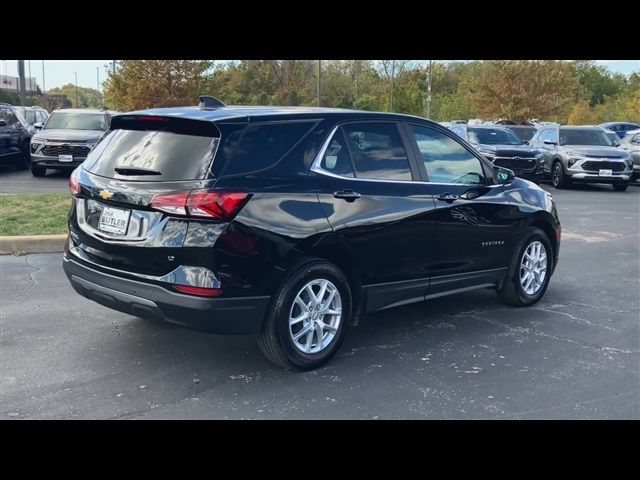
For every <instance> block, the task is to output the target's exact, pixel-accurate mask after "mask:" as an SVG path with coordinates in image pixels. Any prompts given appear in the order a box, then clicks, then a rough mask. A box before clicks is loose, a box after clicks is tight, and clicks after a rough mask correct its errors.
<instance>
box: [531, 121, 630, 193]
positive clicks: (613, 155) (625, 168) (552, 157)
mask: <svg viewBox="0 0 640 480" xmlns="http://www.w3.org/2000/svg"><path fill="white" fill-rule="evenodd" d="M531 145H532V146H534V147H536V148H539V149H540V150H541V151H542V152H543V154H544V171H545V174H546V175H548V176H550V177H551V183H552V184H553V186H554V187H555V188H565V187H567V186H569V185H571V183H573V182H581V183H608V184H611V185H612V186H613V188H614V190H616V191H620V192H623V191H625V190H626V189H627V186H628V185H629V181H630V180H631V174H632V170H633V159H632V157H631V154H629V153H628V152H626V151H624V150H622V149H620V148H617V147H616V146H615V145H614V143H613V142H612V141H611V139H610V138H609V137H608V136H607V134H606V133H605V131H604V130H603V129H601V128H598V127H588V126H559V127H555V126H552V127H543V128H541V129H540V130H539V131H538V133H536V135H535V136H534V137H533V139H532V140H531Z"/></svg>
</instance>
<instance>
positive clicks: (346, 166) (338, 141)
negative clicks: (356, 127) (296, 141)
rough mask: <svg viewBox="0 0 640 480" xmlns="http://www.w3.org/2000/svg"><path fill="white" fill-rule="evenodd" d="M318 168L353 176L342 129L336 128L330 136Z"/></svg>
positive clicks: (344, 175)
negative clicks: (329, 141)
mask: <svg viewBox="0 0 640 480" xmlns="http://www.w3.org/2000/svg"><path fill="white" fill-rule="evenodd" d="M320 168H322V169H323V170H326V171H327V172H331V173H335V174H336V175H342V176H343V177H354V176H355V175H354V174H353V165H352V164H351V158H350V157H349V152H348V151H347V144H346V143H345V141H344V135H343V134H342V130H340V129H338V130H337V131H336V133H335V135H334V136H333V138H331V143H329V146H328V147H327V149H326V150H325V152H324V156H323V157H322V161H321V162H320Z"/></svg>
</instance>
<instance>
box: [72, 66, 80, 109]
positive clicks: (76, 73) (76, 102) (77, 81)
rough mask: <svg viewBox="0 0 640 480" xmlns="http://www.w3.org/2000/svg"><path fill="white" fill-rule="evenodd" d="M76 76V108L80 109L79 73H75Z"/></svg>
mask: <svg viewBox="0 0 640 480" xmlns="http://www.w3.org/2000/svg"><path fill="white" fill-rule="evenodd" d="M73 73H74V74H75V76H76V108H78V106H79V104H78V72H73Z"/></svg>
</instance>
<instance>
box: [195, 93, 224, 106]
mask: <svg viewBox="0 0 640 480" xmlns="http://www.w3.org/2000/svg"><path fill="white" fill-rule="evenodd" d="M199 98H200V103H199V104H198V107H200V108H219V107H224V106H225V105H224V103H222V102H221V101H220V100H218V99H217V98H216V97H212V96H211V95H200V97H199Z"/></svg>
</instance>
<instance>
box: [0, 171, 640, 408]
mask: <svg viewBox="0 0 640 480" xmlns="http://www.w3.org/2000/svg"><path fill="white" fill-rule="evenodd" d="M23 173H24V172H23ZM20 175H22V174H19V175H18V177H19V176H20ZM5 180H6V178H5V177H4V176H3V182H2V184H3V185H2V191H3V192H5V189H6V188H8V186H7V183H8V182H6V181H5ZM48 180H49V179H47V181H48ZM59 180H62V179H54V178H52V181H59ZM38 181H39V182H40V179H38ZM63 183H64V189H63V191H66V177H65V178H64V180H63ZM545 188H548V189H550V190H551V191H552V193H553V194H554V197H555V198H556V202H557V204H558V207H559V211H560V218H561V221H562V226H563V243H562V247H561V254H560V263H559V265H558V268H557V270H556V273H555V275H554V276H553V278H552V280H551V284H550V286H549V289H548V291H547V293H546V295H545V297H544V298H543V300H542V301H541V302H539V303H538V304H537V305H536V306H534V307H532V308H528V309H513V308H509V307H506V306H504V305H503V304H502V303H501V302H500V301H499V299H498V297H497V296H496V294H495V293H494V292H492V291H489V290H483V291H475V292H471V293H466V294H460V295H457V296H450V297H445V298H441V299H437V300H433V301H430V302H426V303H420V304H413V305H409V306H404V307H400V308H396V309H392V310H388V311H385V312H380V313H377V314H374V315H370V316H368V317H365V319H364V320H363V322H362V324H361V325H360V326H358V327H357V328H354V329H352V330H351V331H350V333H349V335H348V337H347V339H346V341H345V344H344V346H343V349H342V351H341V353H340V354H339V355H338V356H337V357H336V358H335V359H334V360H333V361H332V362H331V363H330V364H328V365H327V366H326V367H324V368H322V369H320V370H317V371H314V372H307V373H291V372H284V371H281V370H279V369H277V368H275V367H273V366H272V365H271V364H270V363H268V362H267V361H266V360H265V359H264V358H263V357H262V355H261V354H260V352H259V350H258V349H257V346H256V345H255V342H254V339H253V338H251V337H222V336H215V335H208V334H203V333H198V332H192V331H188V330H183V329H180V328H178V327H173V326H168V325H162V324H157V323H154V322H150V321H146V320H141V319H137V318H133V317H130V316H127V315H124V314H120V313H117V312H113V311H110V310H108V309H106V308H103V307H101V306H99V305H97V304H95V303H92V302H90V301H89V300H86V299H84V298H82V297H80V296H79V295H77V294H76V293H75V292H74V291H73V290H72V289H71V287H70V286H69V284H68V282H67V280H66V277H65V276H64V273H63V272H62V268H61V259H60V255H59V254H39V255H29V256H24V257H11V256H4V257H0V273H1V278H0V287H1V303H0V305H1V307H2V308H1V312H0V321H1V333H0V355H1V361H0V364H1V365H0V370H1V388H2V390H1V393H2V395H1V397H2V401H1V405H0V406H1V408H0V418H2V419H61V418H91V419H93V418H100V419H102V418H109V419H111V418H123V419H134V418H136V419H200V418H211V419H218V418H233V419H236V418H259V419H280V418H286V419H289V418H290V419H323V418H326V419H330V418H331V419H347V418H355V419H405V418H412V419H472V418H473V419H494V418H497V419H500V418H506V419H518V418H522V419H534V418H563V419H638V418H640V271H639V270H640V263H639V255H640V187H637V186H632V187H630V188H629V190H628V191H627V192H625V193H615V192H613V191H612V189H611V188H610V187H606V186H602V187H601V186H588V187H586V186H585V187H576V188H573V189H571V190H562V191H558V190H553V189H552V188H551V187H545ZM40 191H41V190H40Z"/></svg>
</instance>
